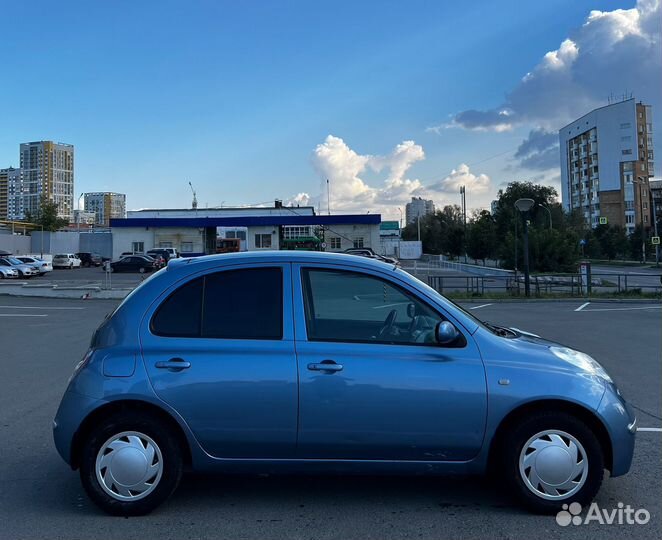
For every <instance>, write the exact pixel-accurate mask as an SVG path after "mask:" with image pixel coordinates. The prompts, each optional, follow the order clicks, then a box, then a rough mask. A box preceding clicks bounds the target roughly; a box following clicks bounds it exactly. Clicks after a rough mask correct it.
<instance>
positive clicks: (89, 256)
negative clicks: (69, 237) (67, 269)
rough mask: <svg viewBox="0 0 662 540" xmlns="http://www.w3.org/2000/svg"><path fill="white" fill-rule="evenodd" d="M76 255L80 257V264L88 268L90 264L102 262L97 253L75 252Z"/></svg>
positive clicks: (96, 264) (95, 264)
mask: <svg viewBox="0 0 662 540" xmlns="http://www.w3.org/2000/svg"><path fill="white" fill-rule="evenodd" d="M76 256H77V257H78V258H79V259H80V262H81V266H84V267H85V268H89V267H90V266H101V264H102V263H103V258H102V257H101V255H99V254H98V253H86V252H82V253H76Z"/></svg>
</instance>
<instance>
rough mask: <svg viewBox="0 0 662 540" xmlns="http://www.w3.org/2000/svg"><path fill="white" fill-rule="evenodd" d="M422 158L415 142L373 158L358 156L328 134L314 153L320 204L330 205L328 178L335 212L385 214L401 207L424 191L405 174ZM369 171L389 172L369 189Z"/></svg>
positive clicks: (407, 142) (423, 156) (414, 180)
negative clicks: (392, 207) (388, 208)
mask: <svg viewBox="0 0 662 540" xmlns="http://www.w3.org/2000/svg"><path fill="white" fill-rule="evenodd" d="M423 159H425V153H424V152H423V148H422V147H421V146H420V145H418V144H416V143H415V142H414V141H403V142H402V143H400V144H398V145H397V146H396V147H395V148H394V149H393V151H392V152H391V153H390V154H387V155H384V156H379V155H377V156H373V155H370V154H365V155H362V154H358V153H357V152H355V151H354V150H352V149H351V148H350V147H349V146H348V145H347V144H346V143H345V141H343V140H342V139H341V138H340V137H335V136H333V135H329V136H328V137H327V138H326V139H325V141H324V142H323V143H321V144H318V145H317V147H316V148H315V150H314V152H313V166H314V167H315V169H316V170H317V172H318V173H319V175H320V179H321V184H320V193H321V195H320V205H321V207H322V208H326V206H327V197H326V180H327V179H328V180H329V190H330V198H331V209H332V210H336V211H343V212H358V213H365V212H367V211H373V212H375V211H377V212H379V211H382V210H383V209H384V206H385V205H395V206H397V205H402V204H404V203H405V202H407V200H408V199H409V198H410V197H411V196H413V195H414V193H416V192H417V190H419V189H420V188H421V183H420V182H419V181H418V180H416V179H410V178H407V177H406V174H407V172H408V170H409V169H410V167H411V166H412V165H413V164H414V163H416V162H417V161H421V160H423ZM368 168H370V169H371V170H373V171H376V172H380V171H383V170H385V169H386V170H388V175H387V177H386V179H385V180H384V181H383V184H382V185H381V186H379V187H373V186H370V185H368V183H367V182H366V181H365V180H363V178H361V176H362V175H363V174H364V173H365V172H366V170H367V169H368Z"/></svg>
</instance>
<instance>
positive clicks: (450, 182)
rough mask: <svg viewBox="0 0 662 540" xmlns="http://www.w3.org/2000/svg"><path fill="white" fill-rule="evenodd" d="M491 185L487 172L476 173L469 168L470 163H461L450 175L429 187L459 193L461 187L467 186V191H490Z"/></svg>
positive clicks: (478, 192) (428, 187)
mask: <svg viewBox="0 0 662 540" xmlns="http://www.w3.org/2000/svg"><path fill="white" fill-rule="evenodd" d="M491 185H492V182H491V180H490V177H489V176H487V175H486V174H478V175H476V174H474V173H472V172H471V171H470V170H469V165H467V164H465V163H461V164H460V165H459V166H458V168H457V169H453V170H452V171H451V173H450V174H449V175H448V176H446V177H445V178H443V179H442V180H439V181H438V182H435V183H434V184H432V185H430V186H427V189H428V190H430V191H437V192H439V191H440V192H446V193H458V192H459V190H460V187H461V186H465V187H466V188H467V192H470V193H472V194H481V193H486V192H487V191H489V189H490V187H491Z"/></svg>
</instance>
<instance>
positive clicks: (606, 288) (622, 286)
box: [412, 272, 662, 296]
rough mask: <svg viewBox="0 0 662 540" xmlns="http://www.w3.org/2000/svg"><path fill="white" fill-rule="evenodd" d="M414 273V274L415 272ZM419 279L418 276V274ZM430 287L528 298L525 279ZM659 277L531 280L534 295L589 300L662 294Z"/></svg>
mask: <svg viewBox="0 0 662 540" xmlns="http://www.w3.org/2000/svg"><path fill="white" fill-rule="evenodd" d="M412 273H413V272H412ZM414 275H415V274H414ZM418 277H419V278H421V277H426V278H427V282H428V284H429V285H430V286H431V287H432V288H433V289H435V290H437V291H438V292H440V293H442V294H443V293H465V294H467V295H476V296H483V295H486V294H487V295H489V294H490V293H497V294H509V295H513V296H519V295H523V294H524V276H523V275H522V274H518V275H510V276H467V275H453V274H441V275H432V274H429V275H427V276H418ZM660 279H661V278H660V275H657V274H636V273H628V274H611V273H610V274H599V273H593V274H591V283H590V285H589V284H587V283H586V279H585V278H583V277H582V276H581V275H580V274H545V275H536V276H531V278H530V287H531V295H533V296H545V295H555V294H559V295H566V296H585V295H588V294H598V295H599V294H615V295H617V294H621V295H626V294H637V293H653V294H662V283H661V282H660Z"/></svg>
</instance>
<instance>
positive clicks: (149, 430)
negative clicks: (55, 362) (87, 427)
mask: <svg viewBox="0 0 662 540" xmlns="http://www.w3.org/2000/svg"><path fill="white" fill-rule="evenodd" d="M81 456H82V459H81V466H80V477H81V481H82V483H83V487H84V488H85V491H86V492H87V494H88V495H89V497H90V498H91V499H92V501H94V503H95V504H96V505H97V506H99V507H100V508H101V509H102V510H104V511H106V512H108V513H109V514H113V515H122V516H138V515H144V514H148V513H149V512H151V511H152V510H153V509H154V508H156V507H157V506H158V505H160V504H161V503H162V502H164V501H165V500H166V499H167V498H168V497H170V495H171V494H172V493H173V491H175V489H176V488H177V485H178V484H179V480H180V478H181V475H182V467H183V462H182V451H181V448H180V446H179V444H178V442H177V439H176V437H175V436H174V434H173V433H171V431H170V429H169V428H168V426H167V425H165V424H164V423H163V422H162V421H161V420H160V419H159V418H157V417H155V416H153V415H151V414H146V413H135V412H132V413H124V412H122V413H118V414H116V415H114V416H112V417H110V418H108V419H106V420H105V421H103V422H101V423H100V424H99V425H98V426H96V427H95V428H94V430H93V431H92V432H91V433H90V434H89V435H88V436H87V439H86V440H85V441H83V448H82V454H81Z"/></svg>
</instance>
